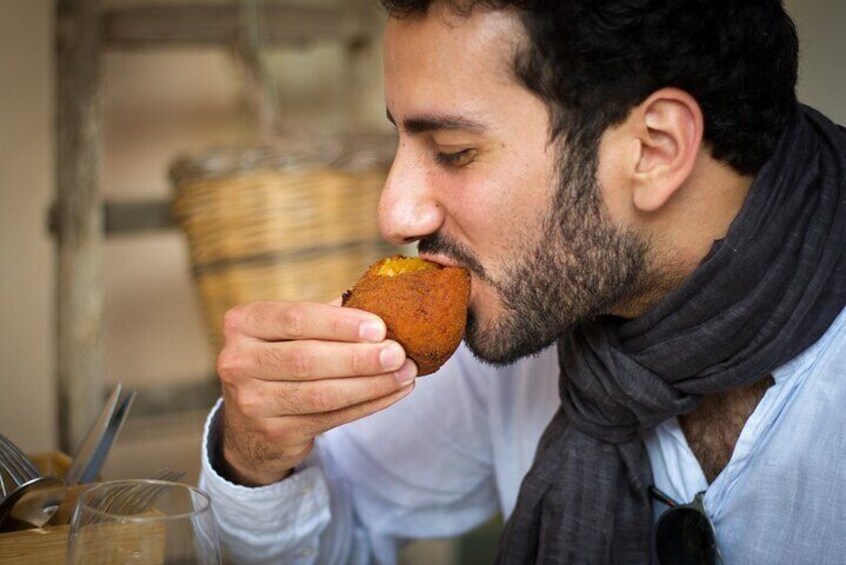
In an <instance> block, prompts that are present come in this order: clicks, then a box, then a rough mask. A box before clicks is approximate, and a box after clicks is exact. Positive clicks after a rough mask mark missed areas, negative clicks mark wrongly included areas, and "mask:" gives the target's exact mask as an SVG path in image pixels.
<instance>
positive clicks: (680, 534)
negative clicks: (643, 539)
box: [649, 485, 723, 565]
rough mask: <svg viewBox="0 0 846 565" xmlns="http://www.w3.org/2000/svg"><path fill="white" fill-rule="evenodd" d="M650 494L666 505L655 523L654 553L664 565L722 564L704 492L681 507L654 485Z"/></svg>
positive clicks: (650, 488) (650, 489)
mask: <svg viewBox="0 0 846 565" xmlns="http://www.w3.org/2000/svg"><path fill="white" fill-rule="evenodd" d="M649 494H650V495H651V496H652V497H653V498H655V499H656V500H659V501H660V502H663V503H664V504H666V505H667V506H668V507H669V508H668V509H667V510H666V511H664V513H663V514H661V516H659V518H658V522H657V523H656V524H655V539H654V541H655V553H656V555H657V557H658V563H660V564H661V565H721V564H722V563H723V558H722V556H721V555H720V550H719V548H718V547H717V534H716V531H715V530H714V524H713V523H712V522H711V519H710V518H708V514H707V513H706V512H705V505H704V504H703V503H702V499H703V498H704V496H705V492H704V491H703V492H700V493H698V494H697V495H696V496H695V497H693V502H691V503H689V504H679V503H678V502H676V501H675V500H673V499H672V498H670V497H669V496H667V495H666V494H665V493H663V492H661V491H660V490H658V489H657V488H655V485H652V486H650V487H649Z"/></svg>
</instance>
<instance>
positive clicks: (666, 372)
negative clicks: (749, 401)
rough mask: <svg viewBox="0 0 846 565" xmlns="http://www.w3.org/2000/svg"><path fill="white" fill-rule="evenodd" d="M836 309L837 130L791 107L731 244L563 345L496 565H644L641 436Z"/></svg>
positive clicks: (844, 271) (845, 133)
mask: <svg viewBox="0 0 846 565" xmlns="http://www.w3.org/2000/svg"><path fill="white" fill-rule="evenodd" d="M844 305H846V130H843V129H841V128H838V127H837V126H836V125H834V124H833V123H831V121H829V120H828V119H827V118H825V117H824V116H823V115H821V114H819V113H818V112H816V111H814V110H812V109H810V108H807V107H804V106H800V107H798V108H797V111H796V115H795V116H794V119H793V120H792V122H791V124H790V126H789V128H788V131H787V132H786V133H785V135H784V136H783V138H782V139H781V142H780V144H779V147H778V148H777V150H776V153H775V155H774V156H773V157H772V158H771V159H770V160H769V162H768V163H767V164H766V165H765V166H764V167H763V168H762V170H761V171H760V173H759V174H758V176H757V177H756V179H755V181H754V182H753V184H752V187H751V189H750V192H749V195H748V197H747V199H746V202H745V204H744V206H743V208H742V209H741V211H740V213H739V214H738V216H737V218H735V220H734V222H733V223H732V225H731V227H730V228H729V232H728V234H727V236H726V238H725V239H724V240H722V241H719V242H716V243H715V245H714V248H713V249H712V250H711V253H710V254H709V255H708V257H707V258H706V259H705V260H704V261H703V262H702V264H701V265H700V266H699V268H698V269H697V270H696V271H695V272H694V273H693V274H692V275H691V276H690V277H689V278H688V279H687V280H686V281H685V283H684V284H683V285H682V286H681V287H680V288H679V289H677V290H676V291H674V292H672V293H671V294H670V295H669V296H667V297H666V298H665V299H664V300H662V301H661V303H660V304H658V305H656V306H655V307H654V308H652V309H651V310H650V311H649V312H647V313H646V314H645V315H644V316H642V317H640V318H637V319H635V320H631V321H622V320H618V319H612V318H603V319H599V320H596V321H592V322H590V323H585V324H582V325H580V326H579V327H578V328H577V329H576V330H575V331H573V332H572V333H571V334H569V335H568V336H567V337H566V338H564V339H562V340H561V341H560V342H559V345H558V352H559V359H560V365H561V379H560V395H561V403H562V406H561V409H560V410H559V411H558V413H557V414H556V415H555V417H554V418H553V420H552V422H551V423H550V424H549V427H547V429H546V431H545V432H544V434H543V437H542V438H541V441H540V445H539V447H538V451H537V454H536V456H535V462H534V465H533V466H532V468H531V470H530V471H529V473H528V474H527V475H526V478H525V479H524V480H523V484H522V486H521V489H520V494H519V497H518V500H517V506H516V508H515V510H514V514H513V515H512V516H511V518H510V519H509V521H508V523H507V524H506V529H505V532H504V534H503V537H502V539H501V541H500V546H499V555H498V558H497V563H506V564H524V563H545V564H551V563H556V564H560V563H567V564H570V563H591V564H596V565H603V564H606V563H607V564H610V563H637V564H644V563H648V562H649V560H650V534H651V529H652V510H651V506H650V500H649V497H648V494H647V487H648V486H649V484H650V483H651V481H652V474H651V470H650V467H649V459H648V457H647V454H646V449H645V447H644V445H643V442H642V441H641V435H642V433H643V432H644V431H646V430H650V429H652V428H654V427H655V426H657V425H658V424H660V423H661V422H663V421H665V420H667V419H668V418H671V417H673V416H676V415H679V414H684V413H686V412H689V411H691V410H692V409H694V408H695V407H696V406H697V404H698V402H699V398H700V397H701V396H702V395H708V394H714V393H718V392H721V391H725V390H729V389H733V388H736V387H740V386H744V385H748V384H750V383H753V382H755V381H757V380H759V379H761V378H762V377H765V376H766V375H768V374H769V373H771V372H772V371H773V370H774V369H776V368H777V367H779V366H780V365H782V364H784V363H785V362H787V361H789V360H790V359H792V358H794V357H795V356H797V355H798V354H799V353H801V352H802V351H803V350H804V349H806V348H807V347H808V346H810V345H811V344H813V343H814V342H815V341H816V340H817V339H819V338H820V336H822V334H823V333H825V331H826V329H827V328H828V327H829V325H830V324H831V323H832V321H833V320H834V318H835V317H836V316H837V314H838V313H839V312H840V311H841V310H842V309H843V308H844Z"/></svg>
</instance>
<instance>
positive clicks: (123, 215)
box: [103, 200, 176, 236]
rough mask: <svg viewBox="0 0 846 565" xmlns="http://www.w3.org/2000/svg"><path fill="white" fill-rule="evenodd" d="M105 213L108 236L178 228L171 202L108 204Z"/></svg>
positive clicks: (151, 201) (146, 201) (148, 201)
mask: <svg viewBox="0 0 846 565" xmlns="http://www.w3.org/2000/svg"><path fill="white" fill-rule="evenodd" d="M103 213H104V221H105V226H104V228H105V231H106V235H107V236H111V235H121V234H130V233H137V232H144V231H162V230H169V229H173V228H175V227H176V221H175V220H174V218H173V214H172V213H171V205H170V201H169V200H140V201H137V202H106V204H105V207H104V209H103Z"/></svg>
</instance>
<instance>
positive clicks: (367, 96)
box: [343, 0, 384, 133]
mask: <svg viewBox="0 0 846 565" xmlns="http://www.w3.org/2000/svg"><path fill="white" fill-rule="evenodd" d="M345 6H346V7H347V10H348V11H349V13H350V14H361V16H360V17H361V18H362V20H364V21H366V22H367V25H366V26H365V29H367V33H363V34H360V35H358V36H356V37H353V38H351V39H348V40H347V41H346V42H345V46H346V57H345V58H346V64H345V65H344V69H345V73H344V77H343V78H344V84H345V85H347V87H348V88H349V91H348V92H346V93H345V94H346V95H345V97H344V102H345V108H344V116H345V124H344V125H345V129H346V130H347V132H348V133H353V132H360V131H362V130H368V129H372V128H373V123H372V116H373V115H377V116H379V115H381V114H382V113H383V112H384V110H383V107H384V103H383V98H384V96H383V92H382V88H381V82H378V78H377V77H378V76H379V74H380V73H374V72H373V70H374V67H376V66H377V65H378V63H379V61H381V54H382V45H381V42H380V41H379V39H380V37H381V34H380V30H381V29H382V28H383V27H384V21H383V20H384V15H383V14H382V13H381V12H380V11H379V10H378V9H377V8H376V6H375V2H370V1H369V0H347V3H346V4H345ZM378 70H380V71H381V69H378ZM374 80H376V81H377V82H375V83H374ZM374 104H376V105H377V106H378V109H377V110H376V113H375V114H374V113H373V105H374Z"/></svg>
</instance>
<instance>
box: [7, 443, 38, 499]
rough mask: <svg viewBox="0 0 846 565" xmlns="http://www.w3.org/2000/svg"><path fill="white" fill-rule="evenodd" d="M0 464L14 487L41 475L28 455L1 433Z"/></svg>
mask: <svg viewBox="0 0 846 565" xmlns="http://www.w3.org/2000/svg"><path fill="white" fill-rule="evenodd" d="M0 464H2V465H3V468H4V469H6V474H7V475H8V476H9V479H11V481H12V483H14V485H13V486H14V487H15V488H17V487H19V486H21V485H22V484H24V483H28V482H29V481H31V480H33V479H37V478H38V477H40V476H41V473H39V472H38V469H36V468H35V465H33V464H32V461H30V459H29V457H27V455H26V454H25V453H24V452H23V451H21V450H20V448H18V446H17V445H15V444H14V443H13V442H12V441H11V440H10V439H9V438H7V437H6V436H4V435H3V434H0ZM9 490H10V491H11V490H13V489H9Z"/></svg>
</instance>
